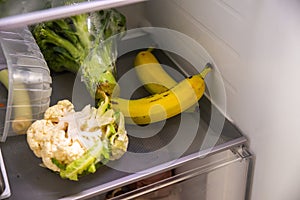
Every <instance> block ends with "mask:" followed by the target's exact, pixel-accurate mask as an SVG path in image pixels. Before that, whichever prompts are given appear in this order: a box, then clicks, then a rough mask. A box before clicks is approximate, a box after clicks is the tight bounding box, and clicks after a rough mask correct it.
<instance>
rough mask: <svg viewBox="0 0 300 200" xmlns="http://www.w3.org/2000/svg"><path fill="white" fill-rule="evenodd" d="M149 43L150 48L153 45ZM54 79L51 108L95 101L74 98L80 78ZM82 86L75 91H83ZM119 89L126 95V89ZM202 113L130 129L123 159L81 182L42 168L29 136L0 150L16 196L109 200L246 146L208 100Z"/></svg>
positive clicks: (123, 66)
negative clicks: (138, 185)
mask: <svg viewBox="0 0 300 200" xmlns="http://www.w3.org/2000/svg"><path fill="white" fill-rule="evenodd" d="M131 42H132V41H131ZM149 42H150V43H151V41H150V40H149ZM136 53H137V51H132V52H129V53H126V54H124V55H122V56H120V57H119V58H118V60H117V73H118V77H119V78H120V77H122V75H123V74H124V73H126V72H128V71H130V69H131V68H132V66H133V64H132V63H133V59H134V57H135V55H136ZM153 53H154V54H155V55H156V56H157V57H158V59H159V60H160V61H161V63H163V64H164V65H168V66H176V65H175V63H174V62H173V61H172V59H170V58H169V57H168V56H167V54H166V53H165V52H163V51H160V50H154V51H153ZM177 70H179V68H178V69H177ZM52 79H53V83H52V88H53V90H52V91H53V93H52V96H51V104H54V103H56V101H58V100H60V99H66V98H67V99H70V100H72V102H74V103H75V108H76V106H82V105H79V104H83V105H84V104H86V103H87V102H89V101H90V100H89V99H88V98H87V96H89V95H85V94H84V93H83V92H82V91H80V90H79V91H77V94H74V92H75V93H76V90H74V86H76V84H79V85H80V81H78V77H76V75H74V74H72V73H68V72H66V73H57V74H55V73H53V74H52ZM133 79H134V78H133V77H132V79H131V80H130V83H132V82H134V80H133ZM62 85H64V87H62ZM79 85H77V86H76V89H80V88H81V87H80V86H79ZM120 87H121V91H124V90H125V89H126V87H127V86H126V85H121V86H120ZM122 87H123V88H122ZM134 94H135V95H137V96H140V95H145V94H146V91H144V89H143V88H142V87H141V88H139V89H138V90H137V92H136V93H134ZM121 95H122V94H121ZM76 103H78V104H76ZM199 108H200V109H199V110H197V109H196V110H195V111H194V112H185V113H182V114H181V115H177V116H175V117H172V118H170V119H168V120H166V121H165V122H162V123H155V124H152V125H148V126H134V125H127V127H126V129H127V131H128V135H129V146H128V151H127V152H126V153H125V154H124V156H123V157H122V158H120V159H119V160H116V161H113V162H109V163H108V164H107V165H105V166H102V167H101V168H99V169H98V170H97V171H96V173H94V174H90V175H87V176H84V177H81V178H80V180H79V181H78V182H73V181H69V180H64V179H61V178H60V177H59V175H58V174H56V173H53V172H51V171H50V170H48V169H45V168H43V167H41V166H40V163H41V160H40V159H38V158H37V157H35V155H34V154H33V152H32V151H31V150H30V149H29V147H28V145H27V143H26V136H24V135H23V136H22V135H21V136H12V137H8V138H7V141H6V142H5V143H2V144H1V150H2V152H3V157H4V163H5V164H6V169H7V174H8V178H9V181H10V183H11V190H12V196H11V197H12V199H19V198H21V199H45V200H47V199H49V200H50V199H87V198H92V197H94V196H100V197H99V198H101V196H102V197H103V198H104V197H105V194H106V193H107V192H109V191H111V190H114V189H116V188H119V187H122V186H125V185H128V184H130V183H134V182H137V181H139V180H142V179H145V178H148V177H151V176H153V175H157V174H160V173H162V172H165V171H168V170H171V169H175V168H177V167H180V166H183V165H185V164H186V163H188V162H190V161H195V160H201V159H202V158H204V157H208V156H210V155H213V154H216V153H217V152H221V151H225V150H228V149H231V148H233V147H237V146H241V145H244V144H246V143H247V138H246V137H244V136H243V135H242V134H241V132H240V131H239V130H238V128H236V127H235V126H234V125H233V124H232V123H231V122H230V121H229V120H228V119H226V118H225V117H224V116H223V114H222V113H221V112H219V111H218V109H217V108H216V107H215V106H214V105H213V104H211V102H210V100H209V99H208V98H207V97H206V96H204V97H203V98H201V100H200V101H199ZM213 115H214V116H218V117H220V118H223V119H224V123H223V124H222V125H223V126H222V129H220V130H218V126H217V125H216V124H215V123H216V121H214V119H213ZM195 125H196V126H195ZM219 131H220V132H219Z"/></svg>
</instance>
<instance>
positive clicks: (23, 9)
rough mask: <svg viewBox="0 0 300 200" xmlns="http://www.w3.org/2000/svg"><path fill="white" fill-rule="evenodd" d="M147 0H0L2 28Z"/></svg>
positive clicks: (0, 26)
mask: <svg viewBox="0 0 300 200" xmlns="http://www.w3.org/2000/svg"><path fill="white" fill-rule="evenodd" d="M143 1H146V0H87V1H82V0H73V1H72V2H74V4H72V5H65V4H67V3H66V2H68V0H22V1H21V2H20V1H17V0H0V9H1V14H0V30H7V29H12V28H18V27H23V26H26V25H31V24H34V23H39V22H43V21H48V20H53V19H59V18H63V17H68V16H71V15H76V14H80V13H86V12H92V11H96V10H101V9H108V8H114V7H120V6H125V5H129V4H134V3H138V2H143Z"/></svg>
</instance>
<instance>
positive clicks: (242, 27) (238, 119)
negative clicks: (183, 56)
mask: <svg viewBox="0 0 300 200" xmlns="http://www.w3.org/2000/svg"><path fill="white" fill-rule="evenodd" d="M141 8H142V10H143V9H144V7H143V6H142V7H141ZM145 12H147V18H148V19H149V21H150V22H151V24H152V25H153V26H161V27H166V28H170V29H173V30H177V31H179V32H182V33H184V34H186V35H188V36H190V37H192V38H194V39H195V40H197V41H198V42H199V43H200V44H201V45H202V46H204V47H205V48H206V50H207V51H208V53H209V54H210V55H211V56H212V58H213V59H214V61H215V64H216V66H217V68H218V70H219V71H220V73H221V75H222V78H223V81H224V83H225V91H226V110H224V112H226V115H227V116H228V117H229V118H230V119H231V120H232V121H233V123H234V124H236V125H237V126H238V127H239V128H240V129H241V130H242V132H243V133H244V134H245V135H246V136H247V137H248V138H249V140H250V148H251V150H252V151H253V153H254V154H255V156H256V161H255V166H254V177H253V186H252V193H251V199H252V200H260V199H263V200H282V199H289V200H298V199H300V190H299V185H300V170H299V169H300V131H299V129H300V90H299V86H300V78H299V76H300V56H299V55H300V1H298V0H284V1H283V0H243V1H241V0H150V1H148V2H147V3H146V9H145ZM178 48H180V46H179V47H178Z"/></svg>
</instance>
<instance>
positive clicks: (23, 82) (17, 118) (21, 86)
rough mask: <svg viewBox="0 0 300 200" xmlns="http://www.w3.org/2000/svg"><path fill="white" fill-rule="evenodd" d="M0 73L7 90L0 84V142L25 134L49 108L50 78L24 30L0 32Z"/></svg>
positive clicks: (45, 65) (29, 34)
mask: <svg viewBox="0 0 300 200" xmlns="http://www.w3.org/2000/svg"><path fill="white" fill-rule="evenodd" d="M0 44H1V48H0V70H1V69H2V70H1V72H4V70H6V69H7V72H8V90H6V88H5V87H4V85H3V84H0V105H1V107H0V139H1V141H2V142H3V141H5V140H6V137H7V136H10V135H16V134H22V133H25V132H26V130H27V128H28V126H29V125H30V124H31V123H32V121H34V120H37V119H41V118H42V116H43V113H44V112H45V110H46V109H47V108H48V107H49V105H50V96H51V93H52V89H51V83H52V79H51V76H50V71H49V68H48V66H47V63H46V61H45V60H44V57H43V55H42V53H41V52H40V49H39V47H38V46H37V44H36V42H35V40H34V38H33V36H32V34H31V32H30V31H29V29H28V28H27V27H25V28H19V29H14V30H12V31H0Z"/></svg>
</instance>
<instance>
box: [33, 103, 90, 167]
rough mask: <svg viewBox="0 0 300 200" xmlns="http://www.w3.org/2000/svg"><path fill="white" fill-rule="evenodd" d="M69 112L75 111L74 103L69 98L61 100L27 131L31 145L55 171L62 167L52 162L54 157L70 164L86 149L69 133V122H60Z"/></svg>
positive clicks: (45, 163)
mask: <svg viewBox="0 0 300 200" xmlns="http://www.w3.org/2000/svg"><path fill="white" fill-rule="evenodd" d="M69 112H74V106H73V104H70V102H69V101H67V100H64V101H60V102H59V103H58V104H57V105H54V106H52V107H50V108H48V109H47V110H46V113H47V114H45V119H43V120H37V121H35V122H34V123H33V124H32V125H31V126H30V127H29V129H28V131H27V142H28V144H29V147H30V148H31V150H32V151H33V152H34V154H35V155H36V156H37V157H39V158H42V160H43V164H44V165H45V166H46V167H47V168H49V169H51V170H53V171H59V170H60V169H59V168H58V167H57V166H56V165H55V164H54V163H53V162H52V158H55V159H56V160H57V161H59V162H60V163H62V164H69V163H71V162H72V161H74V160H76V159H78V158H79V157H80V156H82V155H83V154H84V152H85V151H86V149H85V148H84V147H82V146H81V144H80V143H79V142H78V140H73V139H72V138H71V137H70V136H69V135H68V134H67V132H66V130H67V126H68V124H67V123H66V122H64V123H58V122H59V118H60V117H63V116H64V115H66V114H68V113H69ZM46 116H47V117H46ZM57 123H58V124H57Z"/></svg>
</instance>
